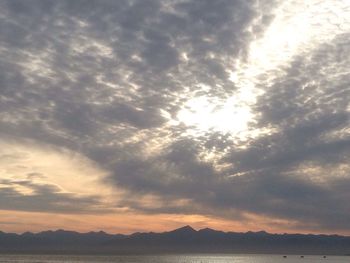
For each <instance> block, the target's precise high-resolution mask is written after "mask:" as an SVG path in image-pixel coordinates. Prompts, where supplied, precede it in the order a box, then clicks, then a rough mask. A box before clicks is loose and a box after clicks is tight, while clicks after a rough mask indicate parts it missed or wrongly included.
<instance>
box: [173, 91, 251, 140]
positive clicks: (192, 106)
mask: <svg viewBox="0 0 350 263" xmlns="http://www.w3.org/2000/svg"><path fill="white" fill-rule="evenodd" d="M177 117H178V119H179V120H180V121H181V122H183V123H185V124H186V125H188V126H193V127H194V129H195V130H196V131H197V132H198V133H200V132H201V131H215V132H223V133H233V134H236V135H238V134H239V133H241V132H243V131H246V130H247V129H248V125H249V122H250V121H252V120H253V114H252V112H251V110H250V107H249V105H247V104H246V102H244V101H243V100H242V99H240V98H238V97H231V98H229V99H228V100H226V101H222V100H220V99H217V98H208V97H196V98H193V99H191V100H189V101H187V103H186V105H185V107H184V108H183V109H182V110H181V111H180V112H179V114H178V116H177Z"/></svg>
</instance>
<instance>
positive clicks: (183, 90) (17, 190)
mask: <svg viewBox="0 0 350 263" xmlns="http://www.w3.org/2000/svg"><path fill="white" fill-rule="evenodd" d="M349 65H350V2H349V1H348V0H333V1H324V0H320V1H318V0H308V1H304V0H276V1H274V0H215V1H213V0H162V1H160V0H159V1H157V0H130V1H127V0H118V1H113V0H100V1H97V0H96V1H95V0H57V1H50V0H21V1H19V0H0V230H2V231H7V232H18V233H21V232H25V231H34V232H38V231H42V230H47V229H67V230H77V231H81V232H86V231H99V230H104V231H107V232H110V233H132V232H136V231H165V230H170V229H174V228H177V227H181V226H183V225H187V224H189V225H191V226H193V227H194V228H196V229H199V228H204V227H211V228H215V229H220V230H224V231H237V232H241V231H243V232H245V231H249V230H250V231H259V230H262V229H263V230H266V231H269V232H273V233H295V232H299V233H338V234H346V235H350V224H349V222H350V202H349V200H350V191H349V189H350V162H349V160H350V121H349V117H350V105H349V101H350V68H349Z"/></svg>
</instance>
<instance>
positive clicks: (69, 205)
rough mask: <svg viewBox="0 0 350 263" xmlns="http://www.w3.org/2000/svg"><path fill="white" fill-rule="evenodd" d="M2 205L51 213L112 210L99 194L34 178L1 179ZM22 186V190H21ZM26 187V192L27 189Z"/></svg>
mask: <svg viewBox="0 0 350 263" xmlns="http://www.w3.org/2000/svg"><path fill="white" fill-rule="evenodd" d="M0 185H1V187H0V197H1V198H0V209H2V210H19V211H29V212H51V213H74V214H75V213H96V212H110V211H111V210H110V209H107V208H106V207H104V206H103V204H102V202H101V201H100V200H99V198H98V197H97V196H84V197H82V196H77V195H76V194H71V193H65V192H62V190H61V189H60V188H59V187H57V186H56V185H53V184H52V185H50V184H37V183H33V182H32V181H31V180H17V181H15V180H0ZM18 187H22V192H21V191H20V190H18ZM23 187H24V189H25V190H26V192H23Z"/></svg>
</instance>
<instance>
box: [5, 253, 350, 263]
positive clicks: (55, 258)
mask: <svg viewBox="0 0 350 263" xmlns="http://www.w3.org/2000/svg"><path fill="white" fill-rule="evenodd" d="M229 262H230V263H280V262H281V263H318V262H322V263H345V262H347V263H349V262H350V257H347V256H327V257H326V258H323V256H304V257H303V258H302V257H301V256H300V255H288V256H287V257H286V258H284V257H283V255H226V254H225V255H223V254H217V255H203V254H197V255H147V256H85V255H84V256H77V255H72V256H70V255H0V263H229Z"/></svg>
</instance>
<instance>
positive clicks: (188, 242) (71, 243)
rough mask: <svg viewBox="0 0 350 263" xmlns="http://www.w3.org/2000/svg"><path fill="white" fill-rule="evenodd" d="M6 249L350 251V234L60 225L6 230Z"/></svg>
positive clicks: (2, 244) (0, 245) (1, 241)
mask: <svg viewBox="0 0 350 263" xmlns="http://www.w3.org/2000/svg"><path fill="white" fill-rule="evenodd" d="M0 253H83V254H95V253H96V254H99V253H101V254H105V253H108V254H140V253H142V254H143V253H279V254H281V253H283V254H322V255H332V254H338V255H349V254H350V237H346V236H339V235H304V234H269V233H267V232H265V231H260V232H246V233H237V232H222V231H217V230H214V229H210V228H205V229H201V230H198V231H196V230H194V229H193V228H192V227H190V226H184V227H181V228H179V229H175V230H173V231H169V232H163V233H153V232H150V233H134V234H131V235H121V234H116V235H112V234H107V233H105V232H102V231H101V232H89V233H78V232H73V231H65V230H56V231H44V232H40V233H30V232H26V233H23V234H13V233H4V232H1V231H0Z"/></svg>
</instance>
